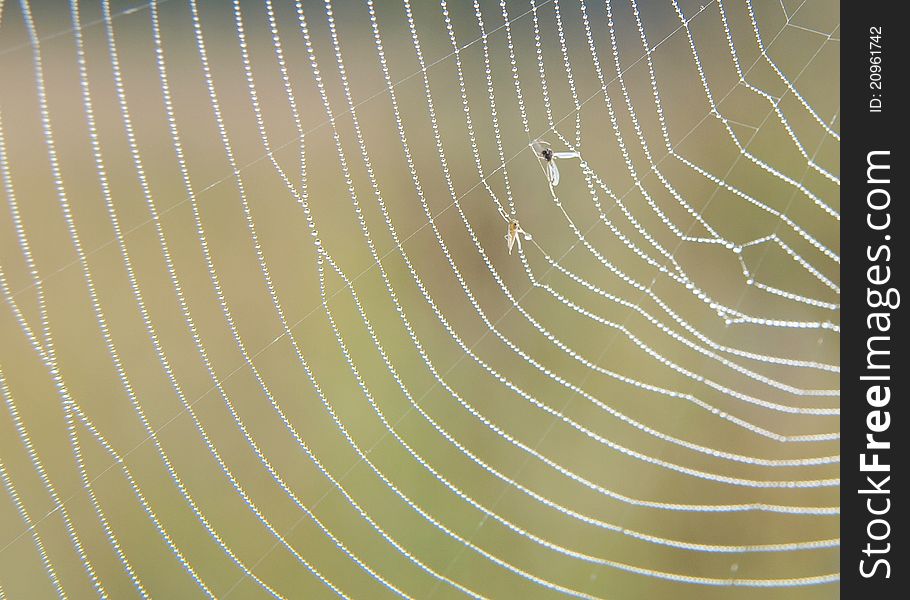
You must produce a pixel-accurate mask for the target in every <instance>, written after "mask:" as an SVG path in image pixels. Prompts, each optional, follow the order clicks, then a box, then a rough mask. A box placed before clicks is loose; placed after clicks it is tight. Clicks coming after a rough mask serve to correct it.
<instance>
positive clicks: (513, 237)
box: [503, 215, 531, 256]
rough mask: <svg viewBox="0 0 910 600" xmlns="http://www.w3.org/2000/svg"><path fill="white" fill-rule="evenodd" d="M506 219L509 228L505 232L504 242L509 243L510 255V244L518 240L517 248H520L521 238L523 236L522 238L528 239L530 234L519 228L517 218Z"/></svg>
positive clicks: (510, 251) (512, 244)
mask: <svg viewBox="0 0 910 600" xmlns="http://www.w3.org/2000/svg"><path fill="white" fill-rule="evenodd" d="M503 216H505V215H503ZM508 221H509V230H508V232H507V233H506V235H505V238H506V243H507V244H508V245H509V256H511V255H512V246H514V245H515V242H516V241H518V249H519V250H521V238H522V237H524V239H526V240H530V239H531V234H530V233H528V232H527V231H525V230H524V229H522V228H521V225H519V224H518V219H509V220H508Z"/></svg>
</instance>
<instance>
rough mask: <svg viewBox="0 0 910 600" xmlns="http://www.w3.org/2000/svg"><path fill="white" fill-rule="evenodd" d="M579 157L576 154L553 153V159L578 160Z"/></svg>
mask: <svg viewBox="0 0 910 600" xmlns="http://www.w3.org/2000/svg"><path fill="white" fill-rule="evenodd" d="M579 156H581V155H580V154H578V152H554V153H553V158H578V157H579Z"/></svg>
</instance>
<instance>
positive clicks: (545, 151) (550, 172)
mask: <svg viewBox="0 0 910 600" xmlns="http://www.w3.org/2000/svg"><path fill="white" fill-rule="evenodd" d="M529 145H530V146H531V149H532V150H533V151H534V154H536V155H537V158H539V159H541V160H542V161H543V162H544V164H545V165H546V169H547V178H548V179H549V180H550V185H552V186H553V187H556V186H557V185H559V168H558V167H557V166H556V159H557V158H580V157H581V155H580V154H579V153H578V152H553V149H552V148H550V145H549V144H548V143H547V142H545V141H543V140H534V141H533V142H531V143H530V144H529Z"/></svg>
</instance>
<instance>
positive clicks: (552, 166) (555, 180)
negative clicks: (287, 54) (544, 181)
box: [547, 160, 559, 187]
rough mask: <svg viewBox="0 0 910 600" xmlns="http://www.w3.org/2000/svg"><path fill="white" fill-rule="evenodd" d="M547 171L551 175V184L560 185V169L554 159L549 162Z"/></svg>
mask: <svg viewBox="0 0 910 600" xmlns="http://www.w3.org/2000/svg"><path fill="white" fill-rule="evenodd" d="M547 173H548V174H549V176H550V184H552V186H553V187H556V186H557V185H559V169H558V168H557V167H556V163H555V162H554V161H552V160H551V161H550V162H548V163H547Z"/></svg>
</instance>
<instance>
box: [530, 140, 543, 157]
mask: <svg viewBox="0 0 910 600" xmlns="http://www.w3.org/2000/svg"><path fill="white" fill-rule="evenodd" d="M545 149H546V146H544V145H543V144H541V143H540V142H539V141H537V140H534V141H533V142H531V150H533V151H534V154H536V155H537V156H543V151H544V150H545Z"/></svg>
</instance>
